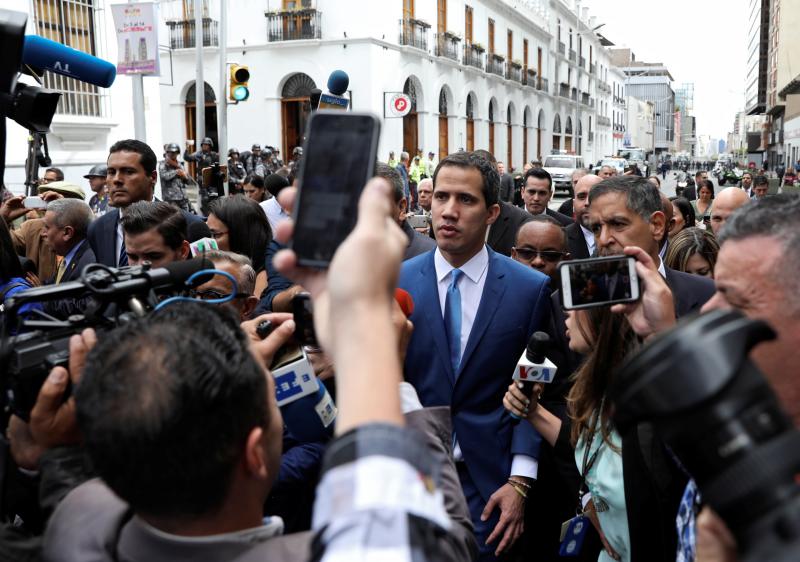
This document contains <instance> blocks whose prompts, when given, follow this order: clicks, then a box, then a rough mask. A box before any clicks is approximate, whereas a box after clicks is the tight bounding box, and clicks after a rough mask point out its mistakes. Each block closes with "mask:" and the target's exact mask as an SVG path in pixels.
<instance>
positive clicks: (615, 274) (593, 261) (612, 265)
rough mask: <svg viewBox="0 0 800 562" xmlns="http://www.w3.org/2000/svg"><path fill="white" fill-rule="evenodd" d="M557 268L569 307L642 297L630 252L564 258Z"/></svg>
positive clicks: (598, 304) (564, 299)
mask: <svg viewBox="0 0 800 562" xmlns="http://www.w3.org/2000/svg"><path fill="white" fill-rule="evenodd" d="M558 269H559V272H560V273H561V302H562V304H563V305H564V308H566V309H567V310H574V309H579V308H593V307H596V306H609V305H612V304H617V303H625V302H635V301H637V300H639V297H640V288H639V277H638V276H637V275H636V260H635V259H634V258H632V257H630V256H607V257H602V258H589V259H585V260H570V261H563V262H561V263H560V264H559V265H558Z"/></svg>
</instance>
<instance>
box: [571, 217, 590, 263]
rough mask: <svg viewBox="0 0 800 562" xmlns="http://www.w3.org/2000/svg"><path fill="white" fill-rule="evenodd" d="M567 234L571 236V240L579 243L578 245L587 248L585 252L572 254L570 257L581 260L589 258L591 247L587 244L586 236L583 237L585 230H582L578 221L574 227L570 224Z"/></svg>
mask: <svg viewBox="0 0 800 562" xmlns="http://www.w3.org/2000/svg"><path fill="white" fill-rule="evenodd" d="M567 235H568V236H569V238H570V240H572V241H573V243H574V244H577V245H578V247H580V248H585V249H586V252H585V253H582V254H581V255H579V256H572V257H571V258H570V259H573V260H580V259H585V258H588V257H589V248H588V246H586V238H584V237H583V232H582V231H581V227H580V226H578V225H577V223H576V224H575V227H574V228H573V227H572V226H570V227H569V228H567Z"/></svg>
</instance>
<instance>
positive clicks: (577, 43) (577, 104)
mask: <svg viewBox="0 0 800 562" xmlns="http://www.w3.org/2000/svg"><path fill="white" fill-rule="evenodd" d="M575 20H576V22H575V23H576V25H575V30H576V34H575V47H576V48H577V54H576V55H575V63H576V65H577V66H578V67H579V68H581V69H582V68H583V67H582V66H580V63H581V50H582V47H583V45H582V43H583V41H582V40H581V4H580V2H576V3H575ZM576 75H577V77H578V83H577V84H576V88H575V124H574V125H573V133H572V134H573V135H574V137H575V145H576V147H575V148H576V151H575V153H576V154H578V155H579V156H580V155H581V154H582V152H583V146H582V143H581V135H580V133H581V102H580V98H581V72H580V70H578V72H577V73H576Z"/></svg>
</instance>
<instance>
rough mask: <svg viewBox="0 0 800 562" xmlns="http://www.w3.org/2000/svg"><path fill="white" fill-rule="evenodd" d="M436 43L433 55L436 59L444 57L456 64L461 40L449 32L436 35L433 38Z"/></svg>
mask: <svg viewBox="0 0 800 562" xmlns="http://www.w3.org/2000/svg"><path fill="white" fill-rule="evenodd" d="M433 37H434V40H435V41H436V43H435V45H436V49H435V54H436V56H437V57H444V58H446V59H450V60H454V61H456V62H458V60H459V59H460V58H461V57H460V52H461V49H460V47H461V45H460V43H461V38H460V37H459V36H458V35H456V34H454V33H451V32H449V31H446V32H444V33H436V34H435V35H434V36H433Z"/></svg>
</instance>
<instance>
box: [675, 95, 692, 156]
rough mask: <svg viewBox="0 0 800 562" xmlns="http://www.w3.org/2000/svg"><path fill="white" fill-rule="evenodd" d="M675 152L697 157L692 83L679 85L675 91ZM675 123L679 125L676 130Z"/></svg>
mask: <svg viewBox="0 0 800 562" xmlns="http://www.w3.org/2000/svg"><path fill="white" fill-rule="evenodd" d="M675 111H676V113H677V115H676V130H675V150H676V152H686V153H688V154H689V156H696V155H697V123H696V120H695V117H694V83H693V82H690V83H686V84H681V85H680V86H679V87H678V88H676V89H675ZM677 123H680V128H678V125H677Z"/></svg>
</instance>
